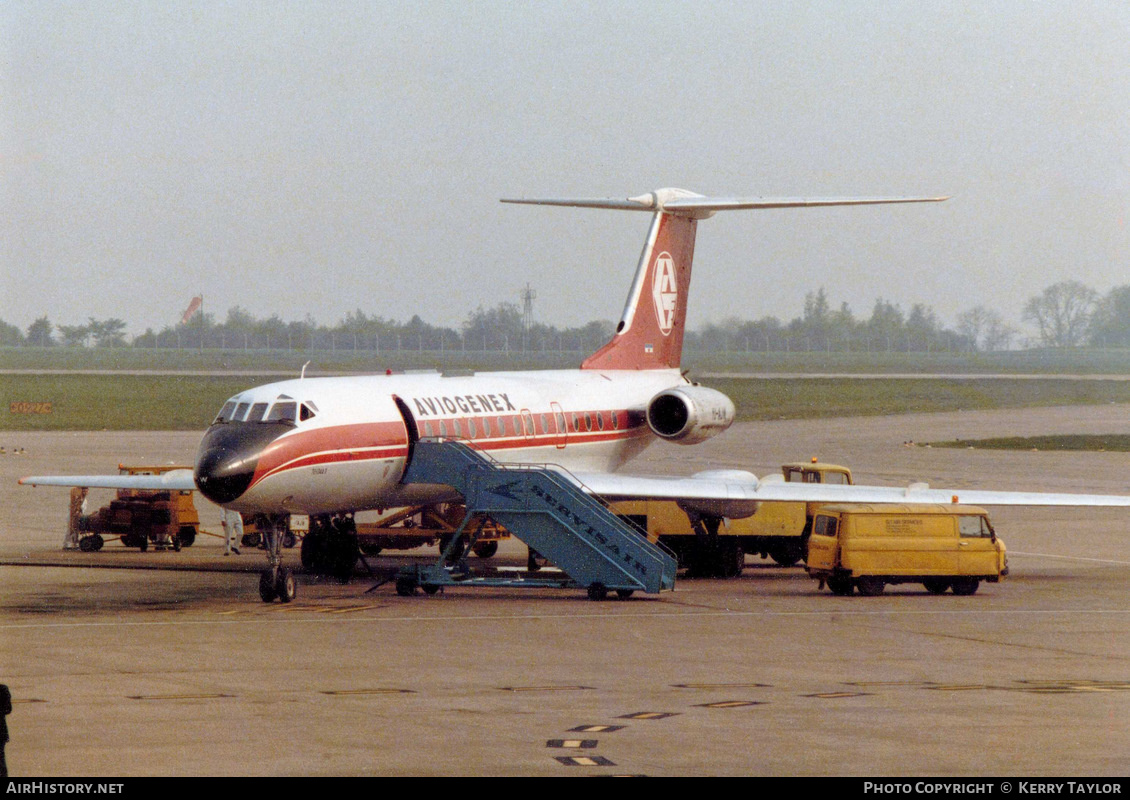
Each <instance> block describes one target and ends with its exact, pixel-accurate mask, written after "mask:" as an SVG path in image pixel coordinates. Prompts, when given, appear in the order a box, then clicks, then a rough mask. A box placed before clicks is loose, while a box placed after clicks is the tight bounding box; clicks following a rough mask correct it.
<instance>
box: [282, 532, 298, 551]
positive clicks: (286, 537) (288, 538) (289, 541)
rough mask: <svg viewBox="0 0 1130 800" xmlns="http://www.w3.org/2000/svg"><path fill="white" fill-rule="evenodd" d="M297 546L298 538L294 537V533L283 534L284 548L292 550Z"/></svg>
mask: <svg viewBox="0 0 1130 800" xmlns="http://www.w3.org/2000/svg"><path fill="white" fill-rule="evenodd" d="M296 544H298V537H297V536H295V535H294V531H287V532H286V533H284V534H283V540H282V546H283V547H287V548H290V547H294V546H295V545H296Z"/></svg>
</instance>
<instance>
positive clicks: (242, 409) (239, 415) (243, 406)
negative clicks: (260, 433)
mask: <svg viewBox="0 0 1130 800" xmlns="http://www.w3.org/2000/svg"><path fill="white" fill-rule="evenodd" d="M250 405H251V404H250V403H240V404H239V405H238V406H236V407H235V413H234V414H232V415H231V421H232V422H242V421H243V418H244V417H245V416H246V415H247V408H248V407H249V406H250Z"/></svg>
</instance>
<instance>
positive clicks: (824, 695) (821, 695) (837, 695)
mask: <svg viewBox="0 0 1130 800" xmlns="http://www.w3.org/2000/svg"><path fill="white" fill-rule="evenodd" d="M869 694H870V693H869V692H816V693H815V694H802V695H801V697H815V698H816V699H817V700H840V699H842V698H845V697H868V696H869Z"/></svg>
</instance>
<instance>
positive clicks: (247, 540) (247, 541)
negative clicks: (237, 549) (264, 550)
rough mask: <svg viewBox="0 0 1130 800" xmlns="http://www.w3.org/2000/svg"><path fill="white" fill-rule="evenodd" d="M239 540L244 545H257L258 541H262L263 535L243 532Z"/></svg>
mask: <svg viewBox="0 0 1130 800" xmlns="http://www.w3.org/2000/svg"><path fill="white" fill-rule="evenodd" d="M239 541H240V544H242V545H243V546H244V547H258V546H259V542H261V541H263V537H262V536H260V535H259V533H258V532H255V533H245V534H243V538H242V539H240V540H239Z"/></svg>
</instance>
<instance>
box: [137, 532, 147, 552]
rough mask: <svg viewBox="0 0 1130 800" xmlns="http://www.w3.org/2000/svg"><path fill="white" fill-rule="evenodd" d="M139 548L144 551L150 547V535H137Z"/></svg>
mask: <svg viewBox="0 0 1130 800" xmlns="http://www.w3.org/2000/svg"><path fill="white" fill-rule="evenodd" d="M137 549H138V550H140V551H141V552H143V553H144V552H145V551H146V550H148V549H149V537H148V536H138V537H137Z"/></svg>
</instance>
